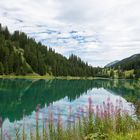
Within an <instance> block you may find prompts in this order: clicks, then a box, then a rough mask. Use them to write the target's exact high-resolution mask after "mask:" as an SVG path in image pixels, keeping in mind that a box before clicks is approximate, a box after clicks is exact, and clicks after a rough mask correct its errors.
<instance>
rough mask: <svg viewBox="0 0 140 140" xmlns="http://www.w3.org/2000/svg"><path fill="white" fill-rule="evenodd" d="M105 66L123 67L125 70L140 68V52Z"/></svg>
mask: <svg viewBox="0 0 140 140" xmlns="http://www.w3.org/2000/svg"><path fill="white" fill-rule="evenodd" d="M105 67H111V68H115V69H116V68H121V69H123V70H131V69H140V53H139V54H134V55H132V56H130V57H127V58H125V59H122V60H121V61H118V62H115V63H114V64H113V63H112V64H111V63H110V64H108V65H106V66H105Z"/></svg>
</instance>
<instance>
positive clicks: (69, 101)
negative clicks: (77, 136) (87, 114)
mask: <svg viewBox="0 0 140 140" xmlns="http://www.w3.org/2000/svg"><path fill="white" fill-rule="evenodd" d="M139 93H140V81H137V80H107V79H97V80H43V79H42V80H41V79H40V80H35V79H34V80H31V79H0V116H1V117H2V118H3V127H4V129H6V130H7V131H13V130H12V128H13V127H14V125H15V123H14V122H15V121H16V124H18V125H21V124H22V123H23V120H26V123H27V124H28V125H30V126H35V116H36V112H35V110H36V107H37V105H38V104H40V114H39V119H40V120H41V119H42V117H43V115H44V116H45V117H46V118H47V117H48V111H49V108H51V110H52V112H53V114H54V116H53V119H54V120H57V115H58V110H59V112H60V113H61V116H62V120H63V121H66V120H67V116H68V113H69V110H70V109H71V112H72V113H73V115H75V114H76V111H77V109H78V108H80V107H83V108H84V107H85V108H86V107H87V105H88V99H89V97H90V98H91V99H92V103H93V105H94V106H97V105H99V106H100V105H102V103H103V102H104V101H107V100H108V98H110V100H111V102H113V103H115V102H116V100H121V101H122V103H123V108H125V109H126V110H130V111H132V110H133V111H134V106H133V104H132V103H131V102H129V101H136V100H138V99H139V98H140V94H139ZM48 106H49V107H48ZM133 111H132V112H131V113H134V112H133ZM23 112H24V113H23ZM23 114H24V119H23ZM42 114H43V115H42ZM71 121H72V120H71Z"/></svg>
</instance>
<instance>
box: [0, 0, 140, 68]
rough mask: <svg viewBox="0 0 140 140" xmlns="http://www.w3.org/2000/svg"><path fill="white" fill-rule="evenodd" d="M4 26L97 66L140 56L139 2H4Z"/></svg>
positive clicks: (0, 7)
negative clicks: (137, 54)
mask: <svg viewBox="0 0 140 140" xmlns="http://www.w3.org/2000/svg"><path fill="white" fill-rule="evenodd" d="M0 23H2V24H3V25H7V26H8V27H9V29H10V31H11V32H13V31H14V30H20V31H24V32H26V33H27V34H28V35H29V36H31V37H34V38H35V39H36V40H37V41H41V42H42V43H43V44H46V45H47V46H49V47H52V48H54V49H55V50H56V52H59V53H61V54H63V55H65V56H66V57H68V56H69V55H70V54H71V53H74V54H76V55H78V56H80V57H81V58H82V59H83V60H84V61H87V62H88V63H90V64H91V65H93V66H104V65H105V64H107V63H109V62H111V61H114V60H120V59H123V58H125V57H128V56H130V55H133V54H135V53H140V1H139V0H0Z"/></svg>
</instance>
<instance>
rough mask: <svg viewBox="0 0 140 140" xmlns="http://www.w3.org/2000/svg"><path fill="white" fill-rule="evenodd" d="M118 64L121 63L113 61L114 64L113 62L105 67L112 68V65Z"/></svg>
mask: <svg viewBox="0 0 140 140" xmlns="http://www.w3.org/2000/svg"><path fill="white" fill-rule="evenodd" d="M118 62H119V60H116V61H113V62H111V63H109V64H107V65H105V66H104V67H105V68H108V67H111V66H112V65H115V64H116V63H118Z"/></svg>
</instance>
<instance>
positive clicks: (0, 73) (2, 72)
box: [0, 62, 4, 75]
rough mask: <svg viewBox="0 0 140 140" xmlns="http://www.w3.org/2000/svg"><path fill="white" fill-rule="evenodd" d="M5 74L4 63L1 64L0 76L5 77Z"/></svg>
mask: <svg viewBox="0 0 140 140" xmlns="http://www.w3.org/2000/svg"><path fill="white" fill-rule="evenodd" d="M3 74H4V67H3V64H2V62H0V75H3Z"/></svg>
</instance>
